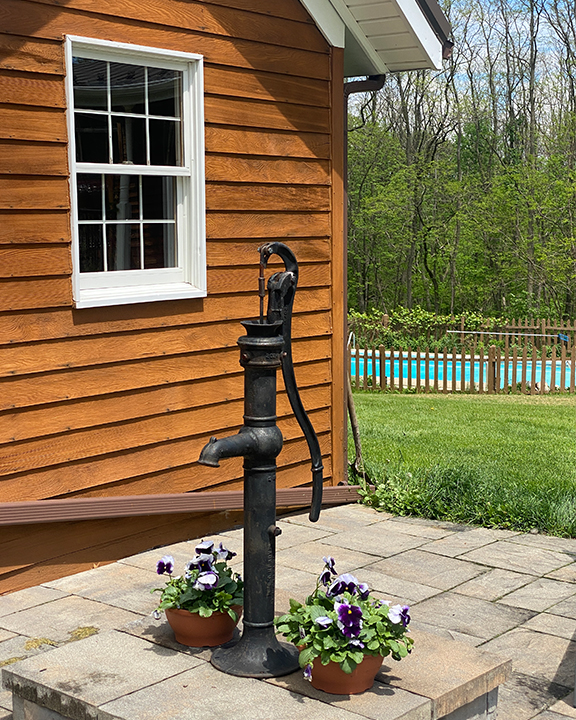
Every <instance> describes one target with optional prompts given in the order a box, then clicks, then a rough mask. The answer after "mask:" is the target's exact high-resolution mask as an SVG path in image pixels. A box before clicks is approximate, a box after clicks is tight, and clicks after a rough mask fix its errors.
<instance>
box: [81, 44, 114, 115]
mask: <svg viewBox="0 0 576 720" xmlns="http://www.w3.org/2000/svg"><path fill="white" fill-rule="evenodd" d="M107 65H108V63H107V62H105V61H104V60H91V59H89V58H79V57H75V58H74V60H73V64H72V68H73V76H74V107H76V108H83V109H85V110H107V109H108V71H107Z"/></svg>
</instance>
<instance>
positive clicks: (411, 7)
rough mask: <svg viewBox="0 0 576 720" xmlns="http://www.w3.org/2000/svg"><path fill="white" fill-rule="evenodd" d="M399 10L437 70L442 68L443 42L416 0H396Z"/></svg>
mask: <svg viewBox="0 0 576 720" xmlns="http://www.w3.org/2000/svg"><path fill="white" fill-rule="evenodd" d="M394 2H395V3H396V5H397V6H398V10H399V11H400V12H401V13H402V15H404V18H405V19H406V22H407V23H408V25H410V27H411V28H412V31H413V32H414V35H415V36H416V38H417V40H418V42H419V44H420V46H421V48H422V51H423V52H424V54H425V55H426V56H427V57H428V59H429V60H430V62H431V63H432V65H433V67H435V68H436V70H441V69H442V43H441V42H440V40H438V38H437V37H436V34H435V33H434V30H432V28H431V27H430V23H429V22H428V20H426V16H425V15H424V13H423V12H422V10H420V7H419V5H418V3H417V2H416V0H394Z"/></svg>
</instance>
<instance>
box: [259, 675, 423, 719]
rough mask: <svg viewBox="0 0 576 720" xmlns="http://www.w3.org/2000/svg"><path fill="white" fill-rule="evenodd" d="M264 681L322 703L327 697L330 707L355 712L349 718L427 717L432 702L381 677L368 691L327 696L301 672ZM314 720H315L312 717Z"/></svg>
mask: <svg viewBox="0 0 576 720" xmlns="http://www.w3.org/2000/svg"><path fill="white" fill-rule="evenodd" d="M312 672H314V671H312ZM267 682H268V683H270V684H273V685H277V686H278V687H281V688H284V689H285V690H289V691H290V692H292V693H298V694H299V695H305V696H307V697H310V698H314V699H316V700H319V701H321V702H326V700H327V699H329V701H330V705H331V706H332V707H337V708H340V709H342V710H347V711H349V712H351V713H356V715H354V716H350V720H352V718H353V717H354V718H358V720H359V718H360V716H361V717H365V718H371V719H373V720H388V719H389V718H390V719H392V718H397V717H400V718H402V720H430V714H431V702H430V700H429V699H427V698H425V697H420V696H419V695H415V694H412V693H408V692H406V691H405V690H402V689H400V688H398V687H393V686H392V685H390V684H389V683H386V682H384V681H383V680H382V677H379V679H378V680H377V681H376V682H375V683H374V685H373V686H372V687H371V688H370V690H368V691H367V692H365V693H362V694H360V695H327V694H326V693H323V692H321V691H319V690H316V688H314V687H312V685H311V684H310V683H309V682H307V681H306V680H304V678H303V677H302V673H301V672H296V673H293V674H292V675H287V676H286V677H279V678H272V679H270V680H267ZM313 720H315V716H314V718H313Z"/></svg>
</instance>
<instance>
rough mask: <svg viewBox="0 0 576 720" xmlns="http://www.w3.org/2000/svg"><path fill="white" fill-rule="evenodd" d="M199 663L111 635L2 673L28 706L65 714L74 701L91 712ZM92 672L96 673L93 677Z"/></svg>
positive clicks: (120, 635)
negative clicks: (27, 701)
mask: <svg viewBox="0 0 576 720" xmlns="http://www.w3.org/2000/svg"><path fill="white" fill-rule="evenodd" d="M201 662H202V661H201V660H200V659H198V658H195V657H193V656H191V655H186V654H182V653H177V652H174V651H173V650H169V649H167V648H163V647H160V646H158V645H152V644H151V643H149V642H146V641H145V640H142V639H140V638H136V637H133V636H131V635H127V634H125V633H121V632H118V631H116V630H112V631H110V632H107V633H104V634H103V635H95V636H93V637H90V638H87V639H86V640H84V641H83V642H82V643H71V644H70V645H65V646H64V647H59V648H56V649H55V650H52V652H51V653H50V654H45V653H43V654H41V655H37V656H35V657H32V658H28V659H27V660H24V661H23V662H21V663H18V665H13V666H12V667H11V670H10V673H8V674H7V673H4V681H5V685H7V686H8V688H9V689H14V688H18V689H19V692H18V694H19V695H24V696H25V697H26V699H28V700H30V701H31V702H36V700H37V699H39V698H41V703H40V704H42V705H43V706H45V707H47V708H48V709H49V710H54V711H56V712H59V713H61V714H63V715H67V711H68V710H69V709H70V708H74V707H75V705H76V704H77V703H78V702H81V703H82V704H84V705H88V706H89V707H93V708H96V707H97V706H99V705H102V704H104V703H106V702H109V701H111V700H114V699H116V698H118V697H121V696H123V695H126V694H127V693H134V692H136V691H137V690H140V689H141V688H144V687H147V686H148V685H151V684H156V683H158V682H160V681H161V680H163V679H165V678H167V677H172V676H174V675H177V674H179V673H183V672H185V671H186V670H189V669H190V668H192V667H194V666H196V665H198V664H199V663H201ZM95 667H98V668H100V670H99V671H98V672H95V671H94V668H95ZM7 675H8V681H7V682H6V676H7ZM53 688H58V691H57V692H56V691H55V690H54V689H53ZM68 716H69V715H68ZM72 716H74V714H72ZM132 717H134V718H136V717H138V715H137V714H136V715H133V716H132Z"/></svg>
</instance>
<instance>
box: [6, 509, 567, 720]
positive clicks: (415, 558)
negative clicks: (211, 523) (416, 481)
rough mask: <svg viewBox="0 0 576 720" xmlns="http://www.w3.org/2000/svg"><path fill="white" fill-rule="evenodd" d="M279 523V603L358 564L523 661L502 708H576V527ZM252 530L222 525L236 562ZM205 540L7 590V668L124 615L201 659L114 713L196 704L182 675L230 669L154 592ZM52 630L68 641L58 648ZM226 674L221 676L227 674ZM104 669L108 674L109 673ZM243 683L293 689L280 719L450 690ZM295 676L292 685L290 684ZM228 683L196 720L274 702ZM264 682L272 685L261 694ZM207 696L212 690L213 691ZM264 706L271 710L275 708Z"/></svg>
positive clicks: (143, 633) (378, 589)
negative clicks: (546, 531) (162, 574)
mask: <svg viewBox="0 0 576 720" xmlns="http://www.w3.org/2000/svg"><path fill="white" fill-rule="evenodd" d="M278 522H279V525H280V527H281V528H282V531H283V532H282V535H280V536H279V537H278V539H277V568H276V570H277V573H276V574H277V591H276V610H277V613H278V614H279V613H282V612H285V611H286V610H287V608H288V599H289V598H290V597H294V598H296V599H298V600H303V599H304V597H305V596H306V595H307V594H309V593H310V592H311V591H312V590H313V588H314V585H315V582H316V577H317V575H318V573H319V572H320V571H321V570H322V565H323V563H322V556H323V555H331V556H333V557H335V559H336V567H337V569H338V571H339V572H341V573H342V572H352V573H353V574H355V575H356V576H357V577H358V579H359V580H361V581H363V582H367V583H368V584H369V585H370V587H371V588H372V589H373V591H374V595H375V596H376V597H379V598H383V599H387V600H390V601H392V602H402V603H404V602H406V603H407V604H409V605H410V606H411V614H412V624H411V628H412V630H413V633H414V636H415V637H417V636H418V632H419V630H423V631H425V632H428V633H432V634H435V635H436V636H437V637H440V638H442V639H445V640H446V641H447V642H448V641H452V640H456V641H460V642H462V643H464V646H466V645H467V646H468V649H469V651H473V652H476V651H475V650H474V647H475V646H477V647H478V650H479V651H485V650H488V651H490V652H495V653H498V654H499V655H501V656H502V657H504V658H505V657H511V658H512V659H513V662H514V672H513V674H512V676H511V678H510V679H509V680H508V681H507V682H505V683H504V684H503V685H502V686H501V687H500V691H499V697H500V700H499V705H498V720H533V719H534V720H563V719H565V718H566V717H574V718H576V714H574V713H575V709H574V708H572V707H571V706H570V701H565V700H564V699H563V698H565V696H567V695H568V693H569V692H570V691H571V689H572V688H573V683H574V667H575V660H576V539H562V538H553V537H549V536H545V535H538V534H536V535H532V534H526V535H524V534H520V533H514V532H510V531H500V530H491V529H490V530H488V529H483V528H474V527H472V526H465V525H455V524H453V523H447V522H441V521H433V520H426V519H423V518H413V517H393V516H391V515H389V514H387V513H378V512H377V511H375V510H373V509H371V508H365V507H362V506H358V505H347V506H341V507H335V508H328V509H325V510H323V511H322V514H321V516H320V521H319V522H318V523H310V522H309V520H308V518H307V513H303V512H302V513H296V514H292V515H284V516H283V517H282V518H280V519H279V521H278ZM242 536H243V531H242V529H241V528H239V529H233V530H230V531H227V532H226V533H222V534H221V536H220V537H221V539H222V541H223V542H224V544H225V545H226V546H227V547H229V548H230V549H231V550H233V551H234V552H236V553H238V554H237V556H236V557H235V558H234V560H233V561H232V564H233V565H234V567H235V569H236V570H239V571H241V569H242V560H243V558H242ZM201 539H203V538H197V539H193V540H190V541H187V542H180V543H174V544H173V545H170V546H166V547H164V548H158V549H155V550H150V551H148V552H145V553H141V554H138V555H134V556H131V557H128V558H125V559H123V560H121V561H120V562H119V563H113V564H111V565H106V566H104V567H101V568H97V569H94V570H90V571H88V572H85V573H80V574H78V575H75V576H70V577H69V578H63V579H62V580H57V581H53V582H49V583H45V584H44V585H43V586H39V587H36V588H30V589H29V590H23V591H20V592H18V593H14V594H12V595H7V596H3V597H0V666H1V665H2V664H3V663H4V661H8V664H7V665H6V666H5V667H6V669H7V670H10V669H14V668H15V667H18V665H16V664H15V660H16V659H17V658H21V657H24V658H26V659H25V660H24V663H30V662H32V661H34V662H38V663H41V662H42V660H43V658H44V657H45V656H46V657H48V655H49V656H50V657H51V658H52V657H53V653H57V652H58V653H59V652H63V651H64V650H66V649H67V648H74V646H78V647H81V646H82V645H83V643H85V642H96V641H98V642H102V638H103V637H104V636H105V635H107V634H108V633H107V632H106V631H108V630H110V629H112V628H116V627H123V628H125V629H124V630H123V634H124V635H125V636H126V637H130V638H131V641H133V642H135V643H142V644H143V645H141V646H140V647H147V648H148V650H147V651H146V658H149V657H150V653H153V654H154V655H153V656H154V658H155V657H156V654H157V653H160V656H161V657H162V655H161V654H162V653H170V651H171V650H178V651H179V654H180V655H181V656H183V657H184V658H185V661H186V662H187V663H189V665H188V666H187V667H185V668H184V669H183V670H181V671H179V672H178V674H176V675H175V676H170V677H168V676H167V677H165V678H164V679H160V680H159V681H158V682H156V683H155V684H154V685H152V686H151V687H149V688H146V689H144V688H142V689H135V690H134V691H130V694H129V695H124V696H123V697H122V698H111V699H110V701H109V702H108V703H107V707H108V712H109V713H110V715H109V717H112V716H114V717H116V715H113V713H115V712H116V711H117V710H118V711H120V710H121V712H122V713H124V712H125V713H127V714H126V715H121V714H118V717H119V718H126V720H128V718H129V720H134V718H135V717H137V718H138V720H148V719H149V720H152V718H154V720H160V718H161V714H160V709H163V708H164V707H165V705H166V697H167V696H168V695H170V693H174V698H175V700H174V703H173V704H174V706H178V707H182V708H183V709H185V708H186V707H187V705H186V703H189V697H190V687H191V686H190V685H188V687H184V685H185V684H187V683H182V684H181V685H179V681H180V680H181V679H182V678H184V679H187V678H188V677H190V678H195V680H194V682H197V681H200V676H201V675H202V678H203V679H202V682H206V683H208V685H207V687H208V688H211V686H212V685H215V684H216V683H215V681H214V680H213V679H212V675H211V673H213V672H216V671H213V670H212V669H211V667H209V666H206V663H205V661H206V660H208V659H209V656H210V651H209V650H198V649H193V648H190V649H184V650H183V648H182V646H180V645H178V644H177V643H176V642H175V641H174V638H173V634H172V632H171V631H170V629H169V628H168V626H167V624H166V623H165V621H164V618H162V619H161V620H159V621H157V620H154V619H153V618H152V617H151V616H150V615H149V612H150V610H151V609H152V608H153V607H155V605H156V604H157V597H158V596H156V595H150V593H149V592H148V590H149V589H150V588H151V587H156V586H160V585H162V582H159V579H158V576H157V575H156V573H155V567H156V562H157V560H158V559H159V558H160V557H161V556H162V555H164V554H170V555H173V556H174V558H175V561H176V571H177V572H181V571H182V570H183V567H184V564H185V563H186V562H187V561H188V560H190V559H191V558H192V557H193V555H194V547H195V545H196V544H197V543H198V542H199V541H200V540H201ZM127 623H128V624H127ZM239 627H240V628H241V623H240V626H239ZM75 631H80V634H79V635H78V636H79V637H82V635H83V633H84V632H85V631H86V632H87V634H88V635H90V633H92V632H97V633H98V634H97V635H94V636H93V637H91V638H88V639H87V640H83V641H82V643H79V644H78V643H73V642H71V641H72V640H73V639H75V637H77V635H76V634H75ZM237 632H238V631H237ZM47 641H51V642H53V643H55V644H56V645H60V646H61V647H59V648H55V647H54V646H53V645H50V644H47ZM106 642H107V641H106ZM448 645H449V646H451V643H448ZM418 651H420V652H423V647H422V645H421V644H420V648H419V647H418V644H417V645H416V647H415V650H414V653H413V654H412V655H411V656H410V658H409V659H408V663H410V662H412V661H413V660H415V659H416V658H418ZM67 652H69V653H71V652H72V651H71V650H67ZM47 653H48V655H46V654H47ZM55 657H56V656H55ZM154 662H156V660H154ZM385 662H386V661H385ZM405 663H406V661H403V662H402V663H399V664H396V663H393V662H392V664H391V668H392V669H396V670H398V669H401V668H402V667H404V669H405V670H407V669H409V667H410V666H409V664H407V665H405ZM442 663H445V664H446V665H450V666H451V667H456V666H457V665H459V662H456V661H455V660H454V658H452V657H449V656H447V657H446V659H444V660H440V659H439V660H438V666H439V667H440V666H441V665H442ZM204 668H206V671H204ZM201 670H202V672H200V671H201ZM203 673H204V674H203ZM42 674H44V673H42ZM397 674H398V676H399V673H397ZM227 677H230V676H227ZM214 678H218V679H219V678H220V674H216V675H214ZM104 680H105V681H106V682H105V683H104V684H105V685H106V684H107V678H104ZM233 682H234V683H240V684H241V686H242V691H241V694H242V696H244V688H245V687H247V685H246V683H247V682H248V683H249V684H250V685H251V686H253V687H254V688H262V687H264V692H265V693H274V695H272V694H270V701H272V698H273V697H274V698H281V697H282V698H286V697H287V698H288V700H287V701H286V702H285V704H284V705H279V706H278V708H279V710H278V712H276V711H275V715H274V716H275V718H279V719H280V720H282V718H286V720H288V719H290V720H292V719H293V718H294V720H300V718H302V720H304V717H305V716H306V718H307V719H308V718H309V717H310V718H314V719H315V720H316V718H318V720H354V719H356V720H358V719H359V718H361V717H362V716H363V717H366V718H373V717H374V718H376V717H378V718H387V717H388V715H386V713H387V712H388V709H389V708H396V709H395V710H394V712H396V713H398V712H400V710H399V709H398V708H402V707H404V709H405V712H404V710H403V711H402V712H404V715H403V716H402V717H404V718H405V719H406V720H424V718H426V720H430V707H431V706H430V703H431V702H435V701H436V700H437V696H438V694H439V692H440V690H439V689H438V688H436V689H435V693H436V694H434V693H432V694H431V695H430V696H426V697H424V695H421V696H420V700H419V701H418V702H416V703H415V702H414V695H413V694H410V693H409V690H408V689H407V688H406V687H404V686H400V685H398V686H394V683H392V686H391V685H390V684H388V685H386V683H377V685H375V687H374V689H373V691H372V693H371V694H369V693H365V694H364V695H362V696H360V697H361V698H362V699H361V700H359V699H358V698H347V697H345V696H343V697H340V696H327V695H325V694H323V693H319V692H318V691H315V690H314V688H312V687H311V686H310V685H309V684H308V683H305V682H304V681H303V680H302V678H301V675H300V674H299V673H297V674H295V675H294V676H288V678H284V679H281V678H279V679H277V680H274V681H266V682H263V681H252V680H250V681H246V680H244V679H234V681H233ZM289 682H290V683H292V686H291V687H290V688H289V691H288V689H287V683H289ZM254 683H255V685H254ZM221 685H222V683H220V684H218V685H217V687H218V691H219V693H218V695H219V697H218V701H217V705H218V707H220V705H221V706H222V708H224V707H226V708H227V711H226V712H225V711H224V710H222V714H221V715H220V716H219V715H218V714H217V713H213V714H206V715H202V712H204V709H201V710H198V712H199V713H200V714H196V711H197V708H198V706H197V705H195V714H194V717H195V718H196V717H198V718H203V717H206V718H208V717H209V718H210V720H217V719H218V720H219V718H220V717H222V718H224V717H229V712H228V710H229V707H230V706H233V707H234V708H235V717H238V718H239V719H240V720H242V719H243V718H244V717H246V718H248V717H249V718H250V720H252V718H254V720H259V717H260V716H259V715H258V714H255V712H256V713H257V712H260V709H258V710H257V711H254V707H252V706H251V705H250V704H249V703H248V704H246V710H245V711H244V710H240V711H238V712H236V711H237V710H238V704H237V702H236V701H237V697H238V693H239V691H238V689H237V688H236V690H232V691H231V692H230V694H229V695H228V694H227V693H224V695H226V697H227V698H228V700H227V701H226V700H225V699H222V702H220V689H221ZM134 687H135V686H134ZM202 687H204V686H202ZM227 687H228V685H227ZM230 687H232V686H230ZM238 687H240V685H239V686H238ZM252 692H254V693H256V692H258V695H257V696H256V695H253V696H252V695H251V693H252ZM261 692H262V691H261V690H256V689H254V691H253V690H252V689H250V690H249V691H248V696H249V697H254V698H256V697H257V698H258V700H254V703H253V705H254V706H255V705H257V704H258V703H260V699H259V698H260V697H263V696H261V694H260V693H261ZM278 693H280V695H278ZM206 697H212V695H211V694H210V693H207V694H206ZM266 697H268V696H266ZM326 698H328V700H326ZM334 698H336V699H337V701H336V702H334ZM275 702H276V700H275ZM327 703H330V704H327ZM376 703H377V705H378V712H380V713H384V714H380V715H377V714H376V710H375V708H376ZM402 703H405V706H404V705H402ZM188 707H189V706H188ZM264 707H266V706H264ZM259 708H260V706H259ZM10 709H11V696H10V693H9V692H8V691H6V690H0V720H2V719H3V718H6V720H8V719H9V718H10ZM206 712H208V711H206ZM243 712H245V713H246V714H244V715H243V714H242V713H243ZM426 712H428V714H427V715H426ZM134 713H135V714H134ZM423 713H424V714H423ZM393 716H394V715H393ZM175 717H180V716H177V715H176V716H175ZM189 717H190V715H189V714H186V713H185V712H184V714H182V715H181V718H182V720H189ZM391 717H392V716H391ZM394 717H396V716H394ZM262 718H266V720H269V715H267V714H264V715H263V716H262Z"/></svg>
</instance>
